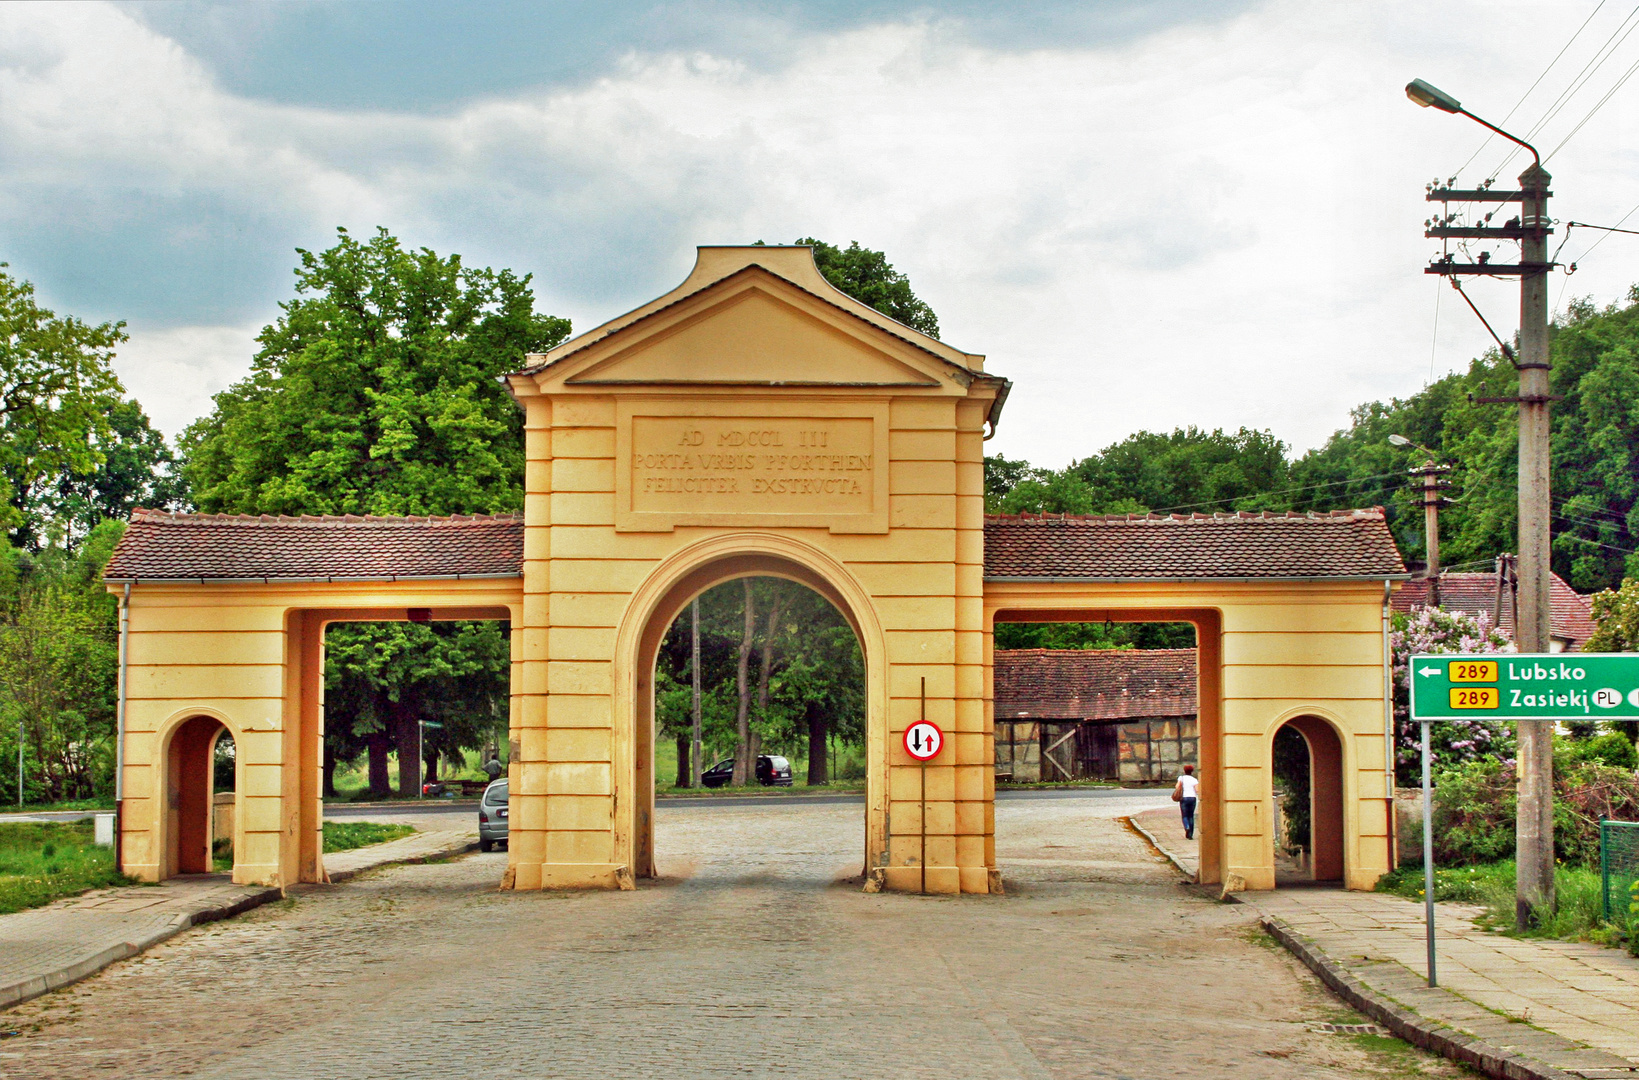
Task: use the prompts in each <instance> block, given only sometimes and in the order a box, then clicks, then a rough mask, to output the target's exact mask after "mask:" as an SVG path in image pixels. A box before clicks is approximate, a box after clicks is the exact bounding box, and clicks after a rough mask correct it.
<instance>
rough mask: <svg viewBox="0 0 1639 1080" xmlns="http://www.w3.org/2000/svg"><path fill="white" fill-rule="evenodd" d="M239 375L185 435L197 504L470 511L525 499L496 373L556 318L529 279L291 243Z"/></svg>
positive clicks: (409, 255) (405, 254)
mask: <svg viewBox="0 0 1639 1080" xmlns="http://www.w3.org/2000/svg"><path fill="white" fill-rule="evenodd" d="M298 255H299V256H300V260H301V265H300V267H299V268H298V269H297V271H296V292H297V297H296V298H295V299H293V300H289V301H286V302H285V303H283V304H281V305H280V307H281V308H282V309H283V311H284V314H283V315H282V316H281V317H280V318H279V320H278V322H276V323H274V324H273V325H272V326H269V327H267V328H265V329H264V330H263V331H262V332H261V334H259V335H258V336H257V341H258V342H260V344H261V349H260V351H258V352H257V354H256V357H255V359H254V361H253V362H252V367H251V374H250V376H249V378H247V379H245V380H244V381H242V382H239V383H236V384H235V385H234V386H232V387H230V388H229V389H227V390H225V391H223V392H222V393H220V394H218V395H216V399H215V402H216V407H215V410H214V411H213V412H212V413H211V414H210V415H209V416H206V417H205V418H203V419H201V420H199V421H198V422H196V423H195V424H193V425H192V426H191V427H189V428H188V430H187V432H186V433H185V434H184V436H183V439H182V445H183V449H184V452H185V454H186V458H187V464H186V466H185V468H184V473H185V475H186V476H187V477H188V480H189V482H190V486H191V488H192V490H193V495H194V500H195V502H196V503H197V504H198V506H199V508H200V509H201V510H204V511H206V512H219V511H226V512H239V513H263V514H303V513H306V514H315V513H325V514H470V513H496V512H504V511H516V510H518V509H520V508H521V507H522V506H523V483H522V481H523V420H522V416H521V414H520V413H519V411H518V408H517V406H516V405H514V403H513V402H512V401H511V400H510V398H509V397H508V396H507V394H506V391H505V390H504V389H503V388H502V386H501V385H500V383H499V381H498V380H499V379H500V377H501V376H502V375H504V374H506V373H507V372H508V371H513V370H516V369H517V368H519V367H521V366H522V364H523V358H524V355H525V354H526V353H529V352H539V351H544V350H546V349H548V348H550V347H551V346H553V345H555V344H557V343H558V342H560V341H562V340H563V339H564V338H565V337H566V336H567V335H568V333H569V323H568V321H567V320H565V319H558V318H553V317H551V316H546V315H537V314H536V313H535V311H534V306H533V305H534V297H533V294H532V292H531V290H530V288H529V278H528V276H525V277H518V276H517V275H515V274H513V273H512V272H511V271H510V270H501V271H493V270H488V269H483V270H475V269H471V268H468V267H466V266H463V265H462V262H461V257H460V256H459V255H451V256H448V257H442V256H439V255H438V254H436V253H435V252H433V251H431V250H429V249H426V248H422V249H420V250H419V251H407V250H405V249H404V248H403V247H402V246H401V245H400V244H399V242H398V240H397V239H395V238H394V237H392V236H391V235H389V234H388V233H387V231H386V230H385V229H383V230H378V232H377V234H376V235H375V236H374V237H373V238H371V239H370V240H369V241H368V242H362V243H361V242H360V241H358V240H356V239H354V238H353V237H352V236H350V235H348V233H347V231H346V230H345V229H342V230H338V240H337V243H336V245H335V246H334V247H332V248H330V249H329V250H327V251H323V252H319V253H317V254H314V253H313V252H309V251H298Z"/></svg>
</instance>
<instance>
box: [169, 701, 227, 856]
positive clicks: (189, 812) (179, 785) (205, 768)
mask: <svg viewBox="0 0 1639 1080" xmlns="http://www.w3.org/2000/svg"><path fill="white" fill-rule="evenodd" d="M223 735H229V736H233V737H234V742H235V743H236V744H237V742H238V738H237V737H236V736H234V735H233V729H232V727H231V726H230V724H229V722H228V720H227V718H226V717H225V716H223V715H222V714H221V713H217V712H214V711H191V712H189V713H187V714H184V715H181V716H178V717H175V718H173V720H172V722H171V723H170V724H169V725H168V726H167V728H166V730H165V733H164V735H163V736H162V739H161V746H162V747H163V748H164V749H163V752H162V758H161V760H162V761H163V762H164V774H163V779H162V781H161V783H162V790H163V791H164V792H165V800H164V811H163V814H162V815H161V816H160V819H159V820H160V823H161V827H160V829H159V847H160V865H161V866H162V867H163V869H162V872H161V875H160V876H161V877H176V876H179V875H183V874H208V873H210V872H211V871H212V869H213V861H212V846H213V841H214V840H215V839H216V837H215V836H214V835H213V829H212V825H213V820H214V816H215V815H214V803H215V795H216V783H215V774H216V744H217V742H218V741H219V740H220V739H221V738H222V736H223ZM237 787H238V785H237V784H235V789H236V790H237ZM234 816H235V818H236V819H237V817H238V815H237V814H235V815H234Z"/></svg>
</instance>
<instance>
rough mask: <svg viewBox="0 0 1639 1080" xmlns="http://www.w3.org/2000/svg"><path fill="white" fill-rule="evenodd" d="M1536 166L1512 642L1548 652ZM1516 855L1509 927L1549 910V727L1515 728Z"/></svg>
mask: <svg viewBox="0 0 1639 1080" xmlns="http://www.w3.org/2000/svg"><path fill="white" fill-rule="evenodd" d="M1550 179H1551V177H1549V175H1548V173H1547V172H1546V171H1545V170H1544V169H1543V168H1542V165H1541V164H1540V163H1539V164H1533V165H1532V166H1531V167H1530V168H1528V169H1526V170H1525V171H1524V172H1523V173H1521V174H1520V178H1519V181H1520V193H1521V195H1522V198H1521V200H1520V230H1521V232H1522V233H1523V234H1524V235H1523V238H1522V241H1521V243H1522V246H1523V252H1522V254H1521V258H1520V265H1521V269H1522V271H1523V272H1522V273H1521V275H1520V301H1519V311H1520V317H1519V326H1520V333H1519V352H1520V355H1519V362H1518V367H1519V586H1520V588H1519V607H1518V608H1517V609H1516V611H1515V612H1514V637H1515V640H1516V641H1517V642H1518V644H1519V648H1520V651H1521V652H1528V653H1542V652H1547V651H1548V615H1549V601H1548V575H1549V574H1550V573H1551V570H1550V568H1549V564H1548V558H1549V555H1548V419H1549V418H1548V408H1549V403H1550V402H1551V401H1552V400H1553V396H1552V395H1551V394H1550V393H1549V390H1550V387H1549V382H1548V372H1549V368H1550V364H1549V361H1548V264H1547V261H1546V260H1547V257H1548V181H1549V180H1550ZM1514 825H1515V829H1516V836H1517V838H1518V845H1519V850H1518V852H1517V856H1516V860H1515V863H1516V866H1517V874H1518V876H1517V878H1516V881H1517V888H1516V891H1515V898H1514V920H1515V924H1516V925H1517V926H1518V927H1519V929H1521V930H1525V929H1528V928H1529V927H1530V925H1531V923H1532V919H1533V911H1534V910H1542V911H1552V910H1553V909H1554V725H1553V722H1552V721H1550V720H1522V721H1520V724H1519V803H1518V812H1517V814H1516V817H1515V822H1514Z"/></svg>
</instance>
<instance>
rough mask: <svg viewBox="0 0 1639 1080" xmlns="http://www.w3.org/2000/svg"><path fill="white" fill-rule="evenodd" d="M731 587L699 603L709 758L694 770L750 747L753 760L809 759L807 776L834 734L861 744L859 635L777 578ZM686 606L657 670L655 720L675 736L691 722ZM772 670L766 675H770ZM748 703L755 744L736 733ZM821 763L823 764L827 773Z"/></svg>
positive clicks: (819, 778) (818, 779)
mask: <svg viewBox="0 0 1639 1080" xmlns="http://www.w3.org/2000/svg"><path fill="white" fill-rule="evenodd" d="M749 580H750V588H749V590H748V589H747V588H746V582H745V581H743V580H741V581H730V582H725V583H724V584H721V585H718V586H716V587H715V588H712V589H708V590H707V591H706V592H704V593H702V594H701V596H700V673H701V683H702V690H703V693H702V702H701V704H702V709H701V713H702V724H701V728H702V733H703V742H704V744H705V751H706V754H707V760H706V761H704V762H702V763H700V765H699V767H698V768H697V769H696V770H695V771H696V772H699V771H701V770H702V769H704V768H705V767H707V766H709V765H710V764H711V763H712V762H715V761H718V760H720V759H721V758H723V757H726V756H732V755H734V754H735V753H736V752H737V751H738V750H739V749H740V747H742V746H749V747H750V748H751V751H752V753H753V754H754V753H755V752H756V751H757V749H758V748H761V749H762V750H764V751H767V752H778V753H787V754H803V755H805V756H807V757H808V758H809V764H810V773H809V779H810V782H813V783H823V782H825V777H824V776H823V775H821V774H819V773H817V772H816V771H815V768H814V766H815V761H814V756H815V755H814V754H813V751H814V749H816V748H819V747H823V746H824V745H825V744H826V741H827V740H828V739H829V738H831V737H832V736H835V737H836V738H837V739H839V740H841V741H842V742H845V743H854V742H858V741H859V740H860V739H862V738H863V737H864V733H865V667H864V658H863V656H862V655H861V653H860V649H859V642H858V640H857V639H856V638H855V637H854V632H853V628H852V627H850V626H849V625H848V622H847V620H846V619H844V618H843V616H842V614H841V612H839V611H837V609H836V608H834V607H832V606H831V604H830V603H829V602H828V601H827V600H825V598H824V597H822V596H820V595H819V594H818V593H816V592H814V591H813V590H811V589H808V588H805V587H804V586H801V585H797V584H795V583H793V582H789V581H785V580H782V579H779V578H753V579H749ZM748 595H749V597H750V601H751V603H750V609H751V612H752V619H751V623H752V625H753V628H754V629H753V636H752V640H751V655H750V657H749V658H748V660H749V662H748V664H747V665H746V682H745V683H744V684H743V685H742V684H741V683H740V680H739V676H738V670H739V650H740V646H741V643H742V641H743V636H744V628H745V625H746V619H745V613H746V608H747V605H746V598H747V596H748ZM691 619H692V615H691V613H690V611H689V610H688V609H686V608H685V609H684V611H683V613H682V614H681V615H679V616H678V617H677V619H676V620H675V621H673V623H672V625H671V627H670V628H669V630H668V631H667V633H666V636H665V638H664V640H663V641H662V644H661V647H660V655H659V657H658V660H657V662H656V665H655V686H656V720H657V724H658V727H659V728H660V730H661V732H662V733H663V734H666V735H671V736H673V737H674V738H675V737H677V736H679V735H684V734H687V733H688V732H689V730H690V729H691V727H692V724H693V715H692V712H693V701H692V697H693V695H692V689H691V685H692V673H691V672H690V669H689V664H690V657H691V648H690V641H691V637H690V627H691ZM765 673H766V675H765ZM742 693H743V695H744V698H745V700H746V701H747V703H748V705H749V716H748V719H749V726H750V731H749V734H750V738H749V740H747V742H745V743H742V742H741V740H740V738H739V733H738V732H737V730H736V725H737V719H738V712H739V708H738V706H739V702H740V700H741V697H742ZM823 764H824V762H823V756H822V757H821V760H820V765H821V766H822V767H823Z"/></svg>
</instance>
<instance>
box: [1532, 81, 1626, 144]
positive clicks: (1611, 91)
mask: <svg viewBox="0 0 1639 1080" xmlns="http://www.w3.org/2000/svg"><path fill="white" fill-rule="evenodd" d="M1635 71H1639V60H1635V61H1634V62H1633V64H1632V65H1630V66H1629V67H1628V70H1627V71H1625V72H1623V73H1622V77H1621V78H1620V79H1618V80H1616V85H1615V86H1613V87H1611V88H1610V89H1609V90H1607V91H1606V92H1605V96H1604V97H1602V98H1600V99H1599V103H1598V104H1597V105H1595V106H1594V107H1593V108H1591V109H1589V110H1588V112H1587V115H1585V116H1583V118H1582V119H1580V120H1578V121H1577V122H1576V127H1574V128H1572V129H1571V132H1570V134H1569V135H1566V136H1565V137H1564V138H1563V139H1561V140H1559V145H1558V146H1555V147H1554V148H1553V149H1552V150H1550V151H1548V152H1547V153H1546V154H1544V155H1543V156H1542V160H1543V161H1547V160H1548V159H1549V158H1551V157H1553V156H1554V155H1555V154H1557V153H1559V152H1560V151H1561V150H1562V149H1564V148H1565V144H1566V143H1568V142H1570V141H1571V140H1572V139H1573V138H1575V137H1576V133H1577V132H1579V131H1581V130H1582V128H1583V126H1584V125H1585V124H1587V122H1588V121H1589V120H1592V119H1593V118H1594V114H1595V113H1597V112H1598V111H1599V110H1600V109H1603V108H1604V107H1605V103H1606V102H1607V101H1609V100H1610V99H1611V98H1613V97H1615V96H1616V92H1617V91H1618V90H1620V89H1622V86H1623V84H1625V83H1626V82H1627V81H1628V80H1629V79H1631V78H1633V73H1634V72H1635Z"/></svg>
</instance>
